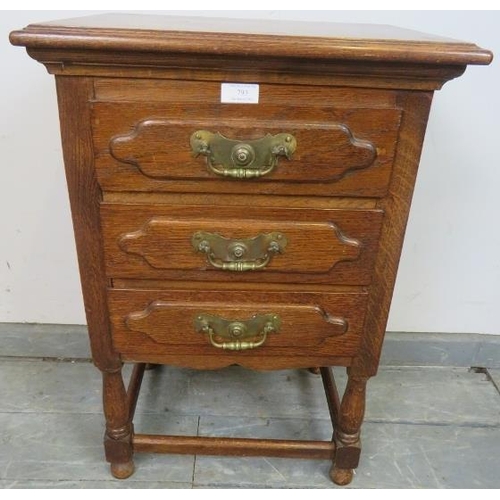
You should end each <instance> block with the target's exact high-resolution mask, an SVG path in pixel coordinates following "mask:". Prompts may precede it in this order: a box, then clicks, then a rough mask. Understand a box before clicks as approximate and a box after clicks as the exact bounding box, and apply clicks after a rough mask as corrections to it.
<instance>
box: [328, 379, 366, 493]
mask: <svg viewBox="0 0 500 500" xmlns="http://www.w3.org/2000/svg"><path fill="white" fill-rule="evenodd" d="M347 375H348V379H347V387H346V389H345V392H344V396H343V397H342V403H341V405H340V415H339V419H338V425H337V427H336V428H335V432H334V435H333V438H334V440H335V445H336V450H335V461H334V464H333V466H332V468H331V470H330V477H331V478H332V481H333V482H334V483H335V484H339V485H342V486H343V485H346V484H349V483H350V482H351V481H352V476H353V469H355V468H356V467H357V466H358V463H359V456H360V454H361V440H360V429H361V424H362V423H363V417H364V415H365V400H366V397H365V396H366V382H367V381H368V377H366V376H357V375H355V374H354V373H352V370H351V369H348V370H347Z"/></svg>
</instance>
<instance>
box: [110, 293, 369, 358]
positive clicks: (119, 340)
mask: <svg viewBox="0 0 500 500" xmlns="http://www.w3.org/2000/svg"><path fill="white" fill-rule="evenodd" d="M365 305H366V294H364V293H345V294H340V293H322V294H318V293H279V292H269V293H252V292H241V291H235V292H219V291H205V292H194V291H189V292H188V291H185V290H177V291H175V292H174V291H164V290H156V291H154V290H153V291H152V290H116V289H112V290H110V291H109V307H110V315H111V316H110V317H111V324H112V332H113V342H114V345H115V348H116V349H117V350H118V351H119V352H120V353H121V354H122V355H124V356H125V357H127V356H135V357H136V359H137V358H143V359H147V357H148V355H150V354H154V355H155V359H158V356H162V355H164V356H172V355H192V356H193V357H194V358H196V356H214V357H217V358H220V359H221V360H222V361H223V364H233V363H237V364H245V362H244V359H245V358H246V357H254V356H260V357H268V356H271V357H274V356H284V357H301V356H305V357H310V356H319V357H325V356H338V357H350V356H353V355H355V354H356V352H357V350H358V347H359V342H360V337H361V332H362V327H363V319H364V309H365Z"/></svg>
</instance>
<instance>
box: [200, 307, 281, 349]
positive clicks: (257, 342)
mask: <svg viewBox="0 0 500 500" xmlns="http://www.w3.org/2000/svg"><path fill="white" fill-rule="evenodd" d="M194 325H195V329H196V331H197V332H198V333H204V334H208V338H209V340H210V343H211V344H212V345H213V346H214V347H217V348H218V349H224V350H228V351H246V350H248V349H255V348H257V347H260V346H261V345H262V344H264V342H265V341H266V339H267V335H268V334H270V333H278V332H279V329H280V325H281V319H280V317H279V316H278V315H277V314H255V315H254V316H252V317H251V318H250V319H248V320H246V321H240V320H230V319H224V318H221V317H219V316H214V315H212V314H199V315H198V316H196V318H195V320H194Z"/></svg>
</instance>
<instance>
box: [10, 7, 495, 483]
mask: <svg viewBox="0 0 500 500" xmlns="http://www.w3.org/2000/svg"><path fill="white" fill-rule="evenodd" d="M292 33H293V35H292ZM11 41H12V43H14V44H16V45H23V46H26V48H27V50H28V53H29V54H30V55H31V56H32V57H33V58H35V59H36V60H38V61H40V62H42V63H43V64H45V66H46V67H47V68H48V70H49V72H50V73H53V74H55V75H56V82H57V92H58V99H59V111H60V118H61V134H62V142H63V150H64V160H65V166H66V175H67V181H68V188H69V194H70V200H71V208H72V215H73V221H74V229H75V237H76V241H77V250H78V258H79V264H80V271H81V281H82V288H83V293H84V300H85V307H86V313H87V320H88V328H89V335H90V341H91V347H92V355H93V359H94V362H95V364H96V366H97V367H98V368H99V369H100V370H101V371H102V373H103V380H104V413H105V416H106V433H105V450H106V457H107V460H108V461H109V462H110V463H111V470H112V473H113V474H114V475H115V476H116V477H119V478H125V477H128V476H129V475H130V474H131V473H132V472H133V461H132V456H133V452H134V451H135V452H141V451H143V452H166V453H214V454H215V453H218V454H243V455H259V454H264V455H266V454H267V455H277V456H294V457H323V458H329V459H332V460H334V466H333V467H332V472H331V476H332V479H333V480H334V481H335V482H337V483H338V484H347V483H348V482H349V481H350V480H351V478H352V469H353V468H355V467H357V464H358V460H359V454H360V446H361V445H360V427H361V424H362V421H363V413H364V401H365V387H366V382H367V380H368V379H369V378H370V377H371V376H373V375H375V374H376V371H377V367H378V361H379V357H380V351H381V347H382V341H383V337H384V332H385V325H386V321H387V316H388V311H389V307H390V302H391V295H392V291H393V287H394V281H395V276H396V271H397V266H398V260H399V256H400V252H401V247H402V242H403V237H404V230H405V226H406V221H407V217H408V212H409V208H410V202H411V196H412V191H413V186H414V182H415V177H416V173H417V167H418V161H419V156H420V150H421V145H422V141H423V138H424V132H425V127H426V123H427V117H428V112H429V108H430V104H431V100H432V95H433V91H434V90H436V89H438V88H440V87H441V86H442V84H443V83H444V82H446V81H447V80H449V79H451V78H454V77H457V76H459V75H460V74H461V73H462V72H463V71H464V70H465V68H466V65H467V64H488V63H489V62H490V61H491V57H492V56H491V53H489V52H488V51H485V50H482V49H479V48H478V47H476V46H475V45H472V44H467V43H462V42H456V41H452V40H447V39H440V38H435V37H431V36H427V35H422V34H419V33H414V32H410V31H405V30H399V29H397V28H388V27H361V26H357V27H356V26H342V25H331V24H323V23H317V24H302V23H290V24H283V25H279V24H278V25H275V23H272V25H271V24H269V25H267V24H266V23H262V22H259V23H258V24H256V25H252V23H251V22H249V23H248V24H241V23H235V22H231V21H219V22H214V21H209V20H208V19H207V20H203V19H193V18H191V19H187V18H157V17H150V18H148V17H140V16H107V15H104V16H96V17H89V18H84V19H80V20H68V21H64V22H54V23H46V24H39V25H30V26H28V27H27V28H25V29H24V30H22V31H17V32H13V33H12V34H11ZM458 139H459V138H457V140H458ZM123 362H133V363H136V365H135V368H134V372H133V375H132V379H131V381H130V384H129V387H128V390H127V389H126V388H125V385H124V381H123V378H122V374H121V369H122V364H123ZM147 363H149V364H172V365H177V366H187V367H192V368H198V369H213V368H220V367H224V366H228V365H232V364H238V365H242V366H245V367H248V368H252V369H263V370H273V369H282V368H288V369H290V368H297V369H299V368H312V367H319V368H320V373H321V375H322V380H323V383H324V386H325V391H326V396H327V403H328V405H329V409H330V413H331V416H332V422H333V426H334V434H333V439H332V441H331V442H314V441H296V442H294V441H273V440H249V439H220V438H200V437H196V438H195V437H174V436H162V435H140V434H134V431H133V425H132V420H133V415H134V409H135V405H136V401H137V395H138V391H139V388H140V383H141V379H142V374H143V372H144V369H145V366H146V364H147ZM331 366H345V367H347V370H348V384H347V388H346V391H345V394H344V395H343V398H342V400H341V401H340V399H339V396H338V394H337V391H336V388H335V383H334V380H333V376H332V372H331V368H330V367H331ZM215 390H216V388H214V391H215Z"/></svg>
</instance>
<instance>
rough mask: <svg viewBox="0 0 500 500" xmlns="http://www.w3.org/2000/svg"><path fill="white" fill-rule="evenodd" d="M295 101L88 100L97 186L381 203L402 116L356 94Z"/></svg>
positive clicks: (124, 189)
mask: <svg viewBox="0 0 500 500" xmlns="http://www.w3.org/2000/svg"><path fill="white" fill-rule="evenodd" d="M117 84H118V85H119V83H117ZM310 92H311V93H312V92H314V89H311V90H310ZM351 92H352V93H353V94H355V92H356V91H355V90H352V91H351ZM298 97H300V99H298V98H297V99H295V100H294V99H293V92H291V95H290V99H289V101H288V103H287V104H281V105H274V104H258V105H251V104H250V105H248V104H246V105H245V104H243V105H242V104H220V103H215V102H213V103H194V102H189V101H188V102H183V103H182V102H181V104H174V103H171V102H162V101H161V100H155V99H151V100H149V101H147V102H146V100H143V101H141V100H130V101H122V102H95V103H93V134H94V147H95V154H96V168H97V175H98V179H99V182H100V184H101V186H102V187H103V189H104V190H108V191H170V192H172V191H183V192H186V191H189V192H213V193H245V194H266V193H267V194H285V195H286V194H291V195H292V194H293V195H312V196H315V195H317V196H331V195H336V196H360V197H365V196H366V197H374V196H375V197H377V196H384V195H385V193H386V189H387V185H388V182H389V178H390V173H391V167H392V161H393V158H394V153H395V149H396V143H397V136H398V129H399V124H400V120H401V110H399V109H396V108H395V107H392V108H381V107H373V108H372V107H370V106H369V102H366V99H364V100H361V102H360V104H359V107H356V105H355V104H354V103H355V96H354V97H353V96H350V99H349V100H348V101H347V103H346V104H345V107H343V105H342V103H339V104H338V105H335V106H331V107H329V106H317V105H315V106H308V105H307V100H305V99H304V97H305V96H304V94H303V93H302V94H300V96H298ZM325 104H329V103H328V101H327V102H325Z"/></svg>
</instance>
